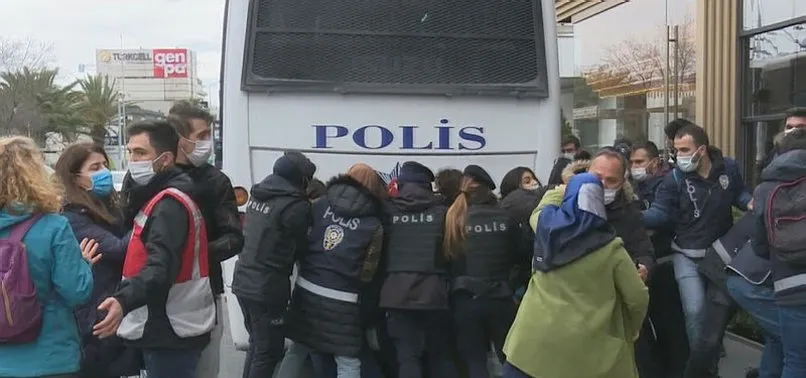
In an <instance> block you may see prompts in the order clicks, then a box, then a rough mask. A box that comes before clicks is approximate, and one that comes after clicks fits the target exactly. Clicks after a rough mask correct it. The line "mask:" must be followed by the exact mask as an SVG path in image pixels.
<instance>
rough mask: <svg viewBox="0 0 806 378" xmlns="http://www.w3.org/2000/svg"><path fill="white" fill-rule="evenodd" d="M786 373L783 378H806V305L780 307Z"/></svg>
mask: <svg viewBox="0 0 806 378" xmlns="http://www.w3.org/2000/svg"><path fill="white" fill-rule="evenodd" d="M778 314H779V316H780V317H779V321H780V324H781V344H783V346H784V372H783V374H782V375H781V378H803V377H806V337H805V336H804V335H806V305H800V306H779V307H778Z"/></svg>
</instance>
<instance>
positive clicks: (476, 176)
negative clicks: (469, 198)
mask: <svg viewBox="0 0 806 378" xmlns="http://www.w3.org/2000/svg"><path fill="white" fill-rule="evenodd" d="M464 174H465V176H468V177H470V178H472V179H473V181H475V182H477V183H479V184H482V185H485V186H487V187H488V188H490V190H495V183H494V182H493V179H492V177H490V174H489V173H487V171H485V170H484V168H482V167H479V166H478V165H475V164H471V165H468V166H467V167H465V171H464Z"/></svg>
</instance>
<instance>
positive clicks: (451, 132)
mask: <svg viewBox="0 0 806 378" xmlns="http://www.w3.org/2000/svg"><path fill="white" fill-rule="evenodd" d="M311 127H312V128H313V129H314V130H315V134H316V135H315V137H316V143H315V145H314V146H313V148H316V149H331V148H334V145H335V144H342V143H344V142H345V141H349V142H350V143H351V144H352V145H354V146H356V147H359V148H361V149H365V150H382V149H389V148H397V149H400V150H437V151H450V150H458V151H479V150H482V149H484V147H485V146H486V145H487V139H486V138H485V136H484V127H481V126H463V127H457V126H452V125H450V121H449V120H447V119H441V120H440V121H439V125H438V126H430V127H428V126H417V125H401V126H382V125H363V126H360V127H357V128H351V127H349V126H347V125H337V124H333V125H311Z"/></svg>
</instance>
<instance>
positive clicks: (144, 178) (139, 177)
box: [129, 155, 162, 185]
mask: <svg viewBox="0 0 806 378" xmlns="http://www.w3.org/2000/svg"><path fill="white" fill-rule="evenodd" d="M160 157H162V155H160V156H157V158H156V159H154V160H145V161H130V162H129V174H130V175H131V176H132V180H134V182H135V183H137V184H138V185H145V184H148V182H149V181H151V179H152V178H154V175H156V174H157V173H156V172H154V162H156V161H157V160H159V158H160Z"/></svg>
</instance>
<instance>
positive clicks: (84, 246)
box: [80, 238, 103, 265]
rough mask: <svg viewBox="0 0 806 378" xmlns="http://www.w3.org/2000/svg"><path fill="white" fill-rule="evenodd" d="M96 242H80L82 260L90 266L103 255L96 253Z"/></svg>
mask: <svg viewBox="0 0 806 378" xmlns="http://www.w3.org/2000/svg"><path fill="white" fill-rule="evenodd" d="M99 245H100V244H98V242H96V241H95V239H87V238H84V240H82V241H81V244H80V247H81V256H83V257H84V260H87V262H88V263H90V265H93V264H95V263H96V262H98V260H100V259H101V257H103V254H100V253H98V246H99Z"/></svg>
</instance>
